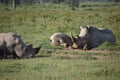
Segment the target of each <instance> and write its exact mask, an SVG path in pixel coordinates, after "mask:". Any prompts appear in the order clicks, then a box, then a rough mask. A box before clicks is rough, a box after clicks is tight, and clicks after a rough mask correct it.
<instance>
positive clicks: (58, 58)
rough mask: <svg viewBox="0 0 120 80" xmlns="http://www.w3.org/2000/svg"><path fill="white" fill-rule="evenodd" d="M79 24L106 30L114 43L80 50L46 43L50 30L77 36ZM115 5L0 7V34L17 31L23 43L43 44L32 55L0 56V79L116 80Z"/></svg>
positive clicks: (119, 75) (118, 30)
mask: <svg viewBox="0 0 120 80" xmlns="http://www.w3.org/2000/svg"><path fill="white" fill-rule="evenodd" d="M80 25H83V26H84V25H94V26H97V27H104V28H109V29H111V30H112V31H113V33H114V34H115V36H116V40H117V42H116V43H117V45H109V44H107V43H104V44H102V45H100V46H99V47H98V48H96V49H95V50H90V51H82V50H71V49H63V48H61V47H56V46H51V45H50V44H49V37H50V36H51V35H52V34H53V33H55V32H64V33H66V34H68V35H70V32H72V33H73V34H74V35H76V34H79V31H80V29H79V26H80ZM119 25H120V4H115V3H80V6H79V8H77V9H76V10H75V11H72V10H70V8H69V6H68V5H64V4H43V5H40V4H39V5H26V6H25V5H20V6H17V9H16V10H13V9H12V6H11V5H9V6H4V5H0V32H1V33H2V32H17V33H18V34H19V35H21V36H22V38H23V41H24V42H25V43H26V44H30V43H32V44H33V45H34V47H36V46H38V45H39V44H41V43H43V47H42V49H41V51H40V52H39V53H38V54H37V56H36V58H32V59H20V60H19V59H15V60H13V59H5V60H0V80H119V79H120V63H119V61H120V58H119V57H120V54H119V51H120V26H119Z"/></svg>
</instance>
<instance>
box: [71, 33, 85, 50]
mask: <svg viewBox="0 0 120 80" xmlns="http://www.w3.org/2000/svg"><path fill="white" fill-rule="evenodd" d="M71 41H72V46H71V47H72V48H73V49H85V46H86V41H85V40H84V38H82V37H80V36H79V35H76V37H74V36H73V35H72V34H71Z"/></svg>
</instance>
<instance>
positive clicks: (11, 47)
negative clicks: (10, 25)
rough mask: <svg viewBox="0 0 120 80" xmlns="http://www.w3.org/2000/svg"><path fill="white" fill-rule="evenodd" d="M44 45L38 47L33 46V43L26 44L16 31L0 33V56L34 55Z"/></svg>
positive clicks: (21, 56)
mask: <svg viewBox="0 0 120 80" xmlns="http://www.w3.org/2000/svg"><path fill="white" fill-rule="evenodd" d="M41 47H42V45H40V46H39V47H37V48H32V45H28V46H27V45H25V43H24V42H23V41H22V39H21V37H20V36H19V35H17V34H16V33H13V32H10V33H1V34H0V57H1V58H6V57H8V56H12V57H15V58H16V57H18V58H30V57H34V56H35V54H37V53H38V51H39V50H40V48H41Z"/></svg>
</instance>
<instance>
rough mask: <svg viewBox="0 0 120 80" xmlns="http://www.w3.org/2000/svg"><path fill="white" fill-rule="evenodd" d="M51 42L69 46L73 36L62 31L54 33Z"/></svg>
mask: <svg viewBox="0 0 120 80" xmlns="http://www.w3.org/2000/svg"><path fill="white" fill-rule="evenodd" d="M50 44H51V45H56V46H63V47H69V46H70V45H71V44H72V41H71V38H70V37H69V36H68V35H67V34H65V33H62V32H58V33H55V34H53V35H52V36H51V37H50Z"/></svg>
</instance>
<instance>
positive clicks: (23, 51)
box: [14, 44, 42, 58]
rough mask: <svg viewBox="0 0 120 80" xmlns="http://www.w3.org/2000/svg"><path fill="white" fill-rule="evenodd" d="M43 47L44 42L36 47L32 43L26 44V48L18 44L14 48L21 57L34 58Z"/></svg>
mask: <svg viewBox="0 0 120 80" xmlns="http://www.w3.org/2000/svg"><path fill="white" fill-rule="evenodd" d="M41 47H42V44H41V45H40V46H39V47H36V48H33V47H32V45H28V46H25V47H24V48H22V46H21V45H17V46H16V47H15V48H14V50H15V53H16V55H17V56H18V57H19V58H32V57H34V56H35V55H36V54H37V53H38V52H39V50H40V49H41Z"/></svg>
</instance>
